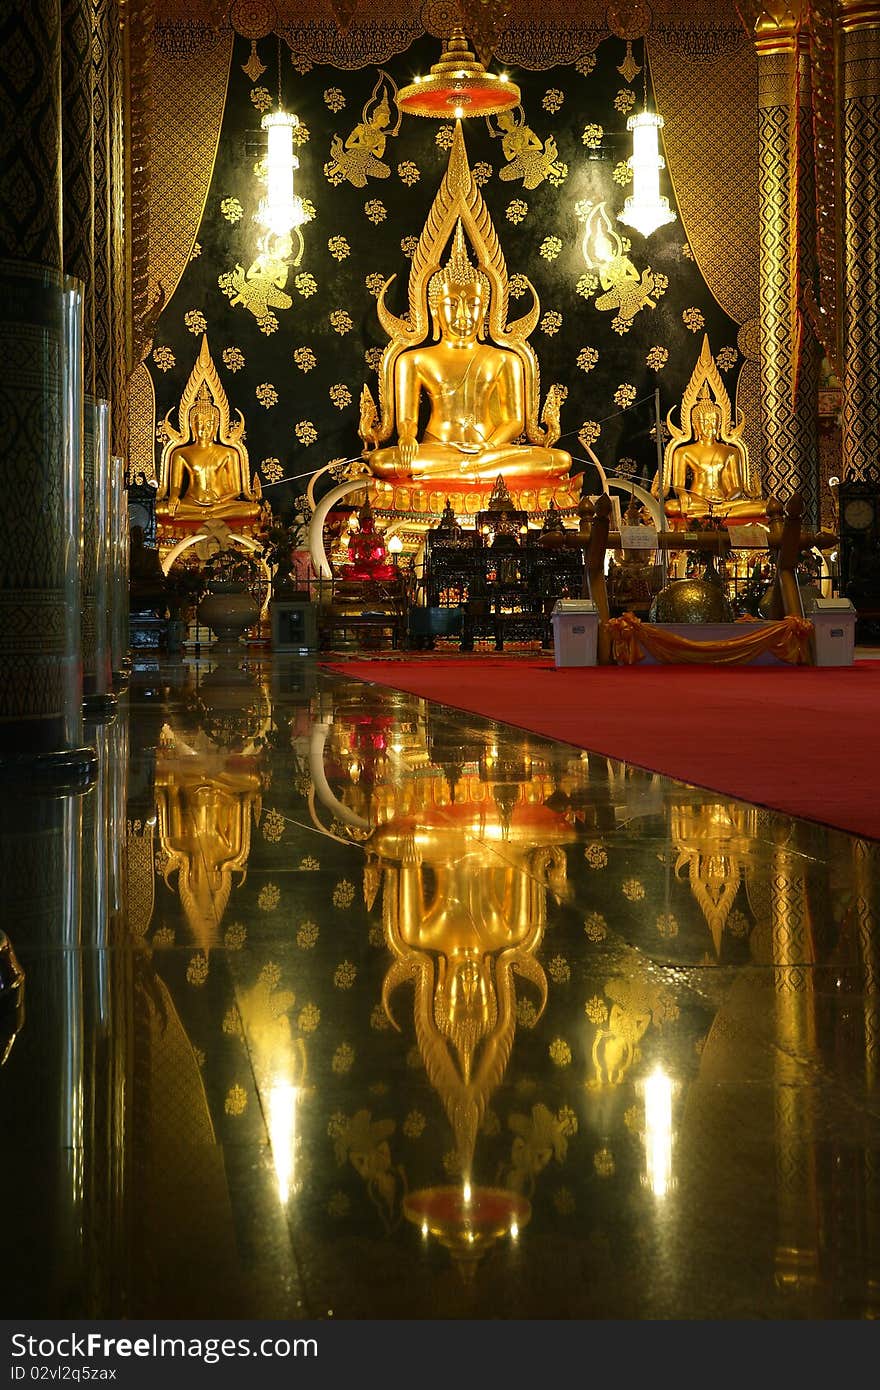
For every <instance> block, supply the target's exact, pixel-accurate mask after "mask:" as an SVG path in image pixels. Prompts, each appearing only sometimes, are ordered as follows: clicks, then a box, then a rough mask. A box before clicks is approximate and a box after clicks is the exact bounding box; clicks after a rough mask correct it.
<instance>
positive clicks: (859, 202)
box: [840, 0, 880, 476]
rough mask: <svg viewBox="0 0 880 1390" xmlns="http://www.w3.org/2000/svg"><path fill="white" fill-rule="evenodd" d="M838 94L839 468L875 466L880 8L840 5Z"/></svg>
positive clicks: (850, 2) (879, 393)
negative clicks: (841, 357)
mask: <svg viewBox="0 0 880 1390" xmlns="http://www.w3.org/2000/svg"><path fill="white" fill-rule="evenodd" d="M840 9H841V16H840V30H841V66H842V73H841V77H842V89H843V113H842V115H843V119H842V130H841V134H842V146H843V149H842V158H843V204H844V206H843V258H844V266H843V283H844V284H845V285H846V297H845V300H844V324H843V352H844V363H843V466H844V470H845V472H846V474H848V475H856V476H860V475H862V474H863V471H864V469H865V467H866V466H867V465H868V464H873V465H875V466H876V465H877V462H878V460H880V160H878V158H877V141H878V139H880V4H878V3H877V0H873V3H872V0H840Z"/></svg>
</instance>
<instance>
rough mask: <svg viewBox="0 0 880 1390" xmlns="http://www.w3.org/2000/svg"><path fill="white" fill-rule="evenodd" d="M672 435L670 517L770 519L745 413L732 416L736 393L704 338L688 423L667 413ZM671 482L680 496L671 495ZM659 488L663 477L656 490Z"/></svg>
mask: <svg viewBox="0 0 880 1390" xmlns="http://www.w3.org/2000/svg"><path fill="white" fill-rule="evenodd" d="M666 419H667V424H668V426H669V429H670V432H671V435H672V438H671V439H670V441H669V443H668V444H667V446H666V451H665V453H664V455H663V484H664V486H663V497H664V508H665V511H666V515H667V516H669V517H673V518H674V517H684V518H688V517H705V516H708V515H709V514H710V513H711V514H714V515H716V516H717V517H718V519H719V520H721V521H734V522H737V523H744V522H750V521H752V522H758V521H764V520H766V515H767V504H766V502H765V500H764V499H763V498H761V497H756V496H754V495H753V493H752V491H751V485H750V482H749V455H748V450H747V448H746V445H745V443H744V441H743V439H742V429H743V419H742V415H741V413H740V414H738V418H737V422H736V424H735V425H734V424H733V423H732V420H731V406H730V397H729V396H728V394H727V392H726V390H725V389H724V383H723V382H722V380H721V376H720V374H719V371H718V368H717V366H716V363H715V359H714V358H713V356H712V353H711V352H710V350H709V339H708V337H704V338H703V347H702V350H701V352H700V357H699V361H698V362H697V365H696V367H695V368H694V371H693V374H692V375H691V379H690V381H689V382H688V385H687V387H686V388H685V392H684V396H683V397H682V402H681V421H682V427H679V426H677V425H675V424H673V421H672V411H670V412H669V415H668V416H667V417H666ZM668 487H671V488H672V491H673V492H674V494H675V496H674V497H668V496H667V488H668ZM658 491H659V479H658V480H656V481H655V484H654V492H655V494H657V493H658Z"/></svg>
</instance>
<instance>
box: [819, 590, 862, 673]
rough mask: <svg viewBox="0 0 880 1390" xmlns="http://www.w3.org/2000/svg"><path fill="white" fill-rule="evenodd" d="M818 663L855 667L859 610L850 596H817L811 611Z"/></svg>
mask: <svg viewBox="0 0 880 1390" xmlns="http://www.w3.org/2000/svg"><path fill="white" fill-rule="evenodd" d="M810 620H811V622H812V624H813V628H814V630H815V637H814V651H815V655H816V665H817V666H852V664H853V656H854V653H855V645H856V610H855V608H854V607H853V605H852V603H850V601H849V599H848V598H817V599H816V606H815V608H814V609H813V612H812V613H811V614H810Z"/></svg>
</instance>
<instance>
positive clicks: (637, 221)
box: [618, 111, 675, 236]
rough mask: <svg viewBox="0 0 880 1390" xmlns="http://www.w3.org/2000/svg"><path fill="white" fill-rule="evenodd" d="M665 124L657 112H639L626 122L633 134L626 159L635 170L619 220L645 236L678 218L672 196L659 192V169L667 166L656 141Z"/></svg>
mask: <svg viewBox="0 0 880 1390" xmlns="http://www.w3.org/2000/svg"><path fill="white" fill-rule="evenodd" d="M662 126H663V117H662V116H658V115H657V113H656V112H655V111H639V112H637V113H636V115H634V116H630V118H629V120H628V121H627V123H626V128H627V130H631V131H632V137H633V152H632V154H631V155H630V157H629V159H628V160H627V161H626V162H627V164H628V165H629V167H630V169H632V175H633V191H632V196H631V197H629V198H627V200H626V202H625V203H624V205H623V212H620V213H618V219H619V220H620V221H621V222H625V223H626V224H627V226H629V227H635V229H636V231H637V232H641V234H642V236H650V235H651V233H652V232H656V230H657V228H658V227H662V226H664V225H665V224H666V223H667V222H674V221H675V213H674V212H673V211H672V208H671V207H670V206H669V199H668V198H666V197H664V196H663V195H662V194H661V192H660V170H661V169H665V168H666V160H665V159H664V158H663V156H662V154H660V152H659V148H658V140H657V132H658V130H660V129H661V128H662Z"/></svg>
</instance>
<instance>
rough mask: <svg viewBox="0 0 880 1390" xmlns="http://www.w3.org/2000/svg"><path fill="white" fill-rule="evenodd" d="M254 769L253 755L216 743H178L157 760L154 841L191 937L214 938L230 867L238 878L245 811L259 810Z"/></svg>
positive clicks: (246, 842) (244, 859) (246, 848)
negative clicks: (197, 746)
mask: <svg viewBox="0 0 880 1390" xmlns="http://www.w3.org/2000/svg"><path fill="white" fill-rule="evenodd" d="M260 790H261V783H260V775H259V771H258V769H257V767H256V765H255V760H254V759H253V758H247V757H241V756H238V757H235V758H233V757H229V758H227V757H226V756H225V755H224V754H223V753H220V752H217V751H216V750H211V751H204V750H203V751H201V752H194V750H193V749H190V748H184V747H180V748H176V749H175V750H174V753H173V754H172V753H171V752H170V751H168V752H166V753H164V754H163V755H162V756H160V758H159V760H158V763H157V767H156V799H157V808H158V818H159V827H158V828H159V843H160V846H161V849H162V851H163V852H164V856H165V864H164V868H163V875H164V878H165V882H166V883H168V881H169V879H170V876H171V874H172V873H173V872H174V870H175V869H176V870H177V871H178V877H177V888H178V892H179V894H180V901H181V904H182V906H183V910H184V913H185V915H186V920H187V923H188V925H189V927H190V930H191V932H192V934H193V938H194V940H195V941H196V943H197V944H198V945H199V946H201V947H202V948H203V949H205V950H207V949H208V948H209V947H210V946H213V945H216V941H217V933H218V931H219V928H220V924H221V922H222V920H223V916H224V913H225V912H226V907H227V904H228V902H229V895H230V893H231V891H232V886H233V875H234V874H238V875H239V876H240V879H241V880H243V879H244V877H245V875H246V873H247V864H248V858H249V855H250V848H251V818H252V816H253V817H256V818H257V819H259V815H260V804H261V803H260Z"/></svg>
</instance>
